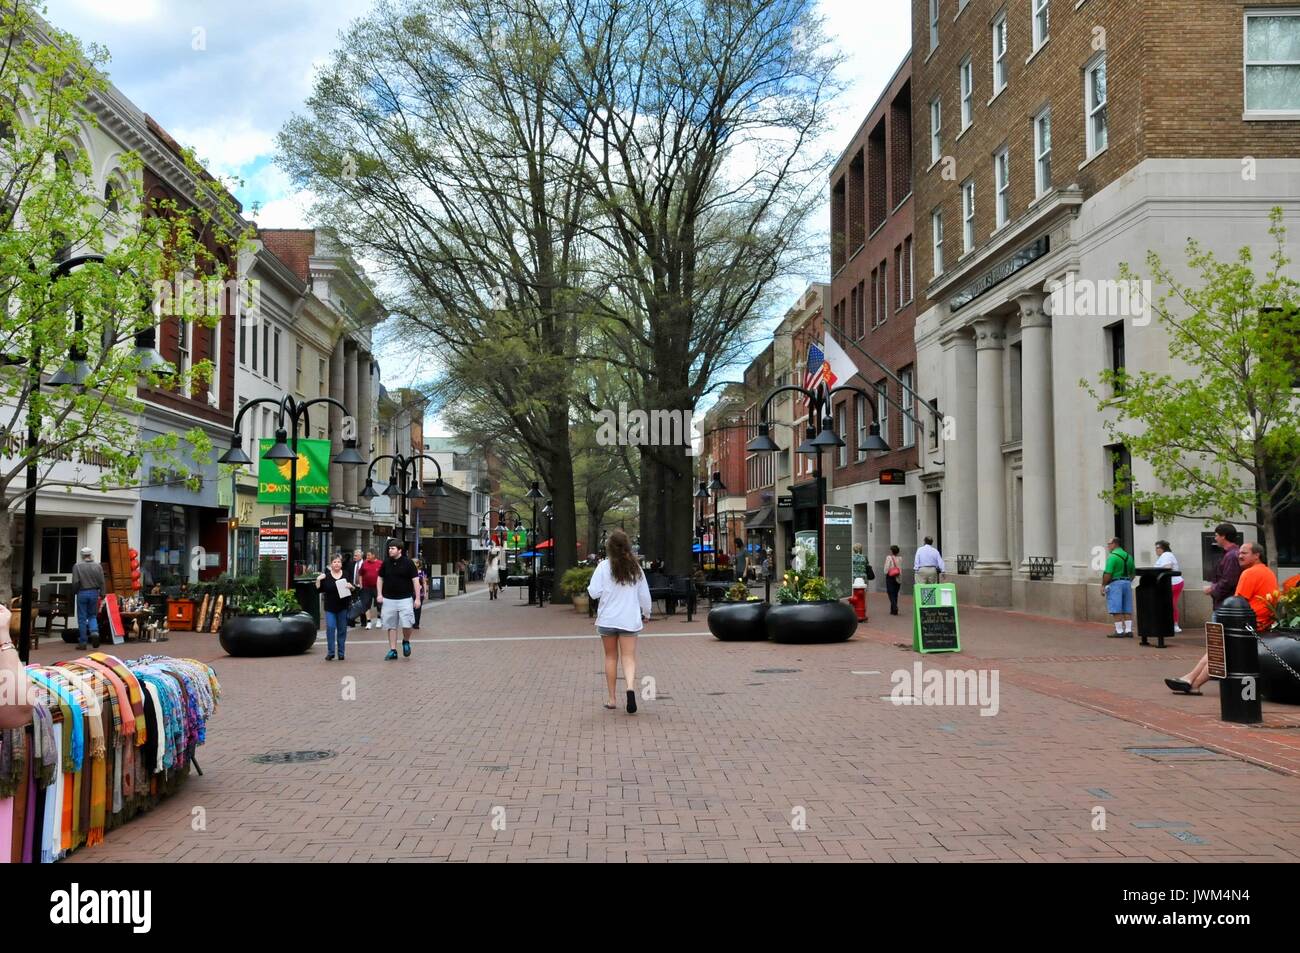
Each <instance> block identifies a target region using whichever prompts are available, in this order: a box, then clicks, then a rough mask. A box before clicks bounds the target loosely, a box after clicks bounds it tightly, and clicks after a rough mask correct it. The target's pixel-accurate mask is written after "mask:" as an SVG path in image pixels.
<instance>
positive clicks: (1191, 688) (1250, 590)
mask: <svg viewBox="0 0 1300 953" xmlns="http://www.w3.org/2000/svg"><path fill="white" fill-rule="evenodd" d="M1238 558H1239V559H1240V560H1241V576H1240V577H1239V578H1238V579H1237V591H1236V592H1235V593H1233V595H1237V596H1241V597H1242V598H1243V599H1245V600H1246V601H1248V602H1249V603H1250V607H1251V608H1252V609H1254V610H1255V631H1256V632H1263V631H1264V630H1265V629H1268V628H1269V627H1270V626H1272V624H1273V613H1272V611H1271V610H1270V609H1269V607H1268V603H1267V602H1266V601H1265V599H1266V597H1267V596H1270V595H1272V594H1273V593H1275V592H1277V588H1278V587H1277V576H1275V575H1273V570H1271V569H1269V568H1268V562H1267V559H1266V557H1265V555H1264V547H1263V546H1261V545H1260V544H1259V543H1242V544H1241V550H1240V551H1239V553H1238ZM1209 679H1210V657H1209V656H1208V655H1202V656H1201V660H1200V661H1199V662H1197V663H1196V667H1195V668H1193V669H1192V670H1191V671H1190V672H1189V673H1188V674H1187V675H1185V676H1184V677H1182V678H1166V679H1165V684H1166V685H1168V686H1169V689H1170V691H1173V692H1178V693H1180V694H1183V695H1199V694H1200V691H1199V689H1200V687H1201V686H1202V685H1204V684H1205V683H1206V682H1207V681H1209Z"/></svg>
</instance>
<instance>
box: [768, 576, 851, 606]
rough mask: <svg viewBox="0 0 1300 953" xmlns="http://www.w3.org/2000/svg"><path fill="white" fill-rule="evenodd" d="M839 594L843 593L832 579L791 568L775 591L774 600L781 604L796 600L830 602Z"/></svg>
mask: <svg viewBox="0 0 1300 953" xmlns="http://www.w3.org/2000/svg"><path fill="white" fill-rule="evenodd" d="M841 595H843V593H841V592H840V588H839V586H838V585H836V584H835V582H834V581H833V580H830V579H826V578H825V577H823V576H818V575H815V574H814V573H812V572H809V571H807V570H796V569H791V570H788V571H787V572H786V574H785V578H784V579H783V581H782V584H781V588H779V589H778V590H777V591H776V601H777V602H778V603H780V604H781V605H783V606H788V605H792V604H794V603H796V602H832V601H834V600H836V599H839V598H840V596H841Z"/></svg>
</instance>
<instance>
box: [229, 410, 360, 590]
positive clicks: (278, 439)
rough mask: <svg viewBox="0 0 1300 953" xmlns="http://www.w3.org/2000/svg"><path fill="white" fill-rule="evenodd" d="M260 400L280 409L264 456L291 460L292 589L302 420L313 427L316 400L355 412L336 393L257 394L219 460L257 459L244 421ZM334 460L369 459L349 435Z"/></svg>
mask: <svg viewBox="0 0 1300 953" xmlns="http://www.w3.org/2000/svg"><path fill="white" fill-rule="evenodd" d="M259 404H273V405H275V406H277V407H279V409H280V412H279V415H278V416H277V417H276V422H275V442H274V443H273V444H272V445H271V446H270V448H269V449H268V450H267V451H266V453H264V454H262V459H263V460H272V461H275V462H276V463H277V464H279V463H284V462H288V464H289V537H288V541H287V542H288V548H287V550H286V552H285V566H286V568H285V578H286V582H285V588H286V589H291V588H293V566H294V562H293V557H294V538H295V537H296V536H297V534H298V429H299V424H300V423H305V424H306V426H307V430H308V432H310V431H311V416H310V415H311V408H312V407H313V406H314V405H316V404H331V405H333V406H334V407H337V408H338V409H339V410H341V411H342V412H343V416H344V417H350V416H351V414H350V413H349V411H348V409H347V408H346V407H344V406H343V404H341V403H339V401H337V400H335V399H334V398H333V397H313V398H312V399H311V400H304V401H298V400H295V399H294V398H293V397H292V396H291V395H289V394H285V395H284V397H282V398H280V399H279V400H276V399H275V398H274V397H256V398H254V399H253V400H250V401H249V402H248V403H246V404H245V405H244V406H243V407H241V408H240V409H239V413H238V414H237V415H236V416H235V433H234V436H233V437H231V438H230V449H229V450H227V451H226V452H225V453H223V454H222V455H221V456H220V457H219V458H218V461H217V462H219V463H226V464H231V465H234V466H245V465H247V464H249V463H252V462H253V461H252V460H251V459H250V458H249V456H248V454H246V453H244V447H243V444H244V436H243V432H242V431H241V429H240V425H241V424H242V422H243V420H244V415H245V414H247V413H248V412H249V411H250V410H252V409H253V408H254V407H256V406H258V405H259ZM327 416H328V415H327ZM285 418H288V422H289V424H290V425H291V426H292V430H289V429H286V427H285ZM290 434H292V436H290ZM330 462H331V463H338V464H342V465H343V466H349V467H354V466H359V465H361V464H363V463H365V462H366V460H365V457H363V456H361V454H360V453H358V452H357V441H356V439H355V438H348V439H346V440H344V441H343V449H342V450H341V451H340V452H339V453H338V454H336V455H335V456H334V458H333V459H332V460H331V461H330Z"/></svg>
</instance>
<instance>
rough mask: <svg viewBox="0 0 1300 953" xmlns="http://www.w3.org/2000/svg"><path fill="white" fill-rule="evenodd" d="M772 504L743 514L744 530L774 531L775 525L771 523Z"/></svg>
mask: <svg viewBox="0 0 1300 953" xmlns="http://www.w3.org/2000/svg"><path fill="white" fill-rule="evenodd" d="M772 509H773V508H772V504H771V503H768V504H767V505H766V506H760V507H759V508H758V509H756V510H750V511H749V512H748V513H746V514H745V516H746V520H745V529H747V530H749V529H775V528H776V524H775V523H774V522H773V521H772Z"/></svg>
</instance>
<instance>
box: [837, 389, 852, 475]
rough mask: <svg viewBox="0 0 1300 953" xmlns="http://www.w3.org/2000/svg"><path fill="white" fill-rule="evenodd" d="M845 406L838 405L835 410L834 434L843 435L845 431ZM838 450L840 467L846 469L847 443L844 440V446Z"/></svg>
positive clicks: (846, 425) (847, 461)
mask: <svg viewBox="0 0 1300 953" xmlns="http://www.w3.org/2000/svg"><path fill="white" fill-rule="evenodd" d="M847 406H848V405H847V404H840V406H839V407H838V408H836V410H835V432H836V433H838V434H843V433H845V432H846V431H847V427H848V422H847V421H846V420H845V417H846V413H845V407H847ZM839 450H840V453H839V460H840V466H842V467H846V466H848V465H849V442H848V441H847V440H845V441H844V446H842V447H840V448H839Z"/></svg>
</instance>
